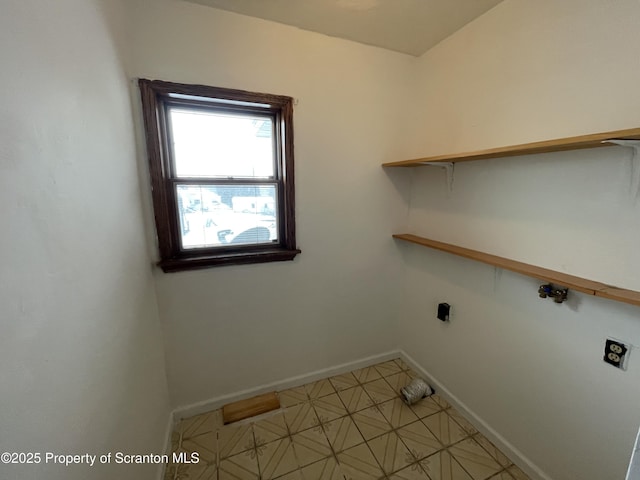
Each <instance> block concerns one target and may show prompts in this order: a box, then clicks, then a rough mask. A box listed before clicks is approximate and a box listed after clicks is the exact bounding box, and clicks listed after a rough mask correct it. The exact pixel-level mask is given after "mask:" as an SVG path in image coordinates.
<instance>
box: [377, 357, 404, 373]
mask: <svg viewBox="0 0 640 480" xmlns="http://www.w3.org/2000/svg"><path fill="white" fill-rule="evenodd" d="M374 368H375V369H376V370H377V371H378V373H379V374H380V375H382V376H383V377H388V376H389V375H393V374H394V373H400V372H401V371H402V369H401V368H400V366H399V365H398V364H397V363H396V362H394V361H393V360H389V361H388V362H384V363H379V364H378V365H374Z"/></svg>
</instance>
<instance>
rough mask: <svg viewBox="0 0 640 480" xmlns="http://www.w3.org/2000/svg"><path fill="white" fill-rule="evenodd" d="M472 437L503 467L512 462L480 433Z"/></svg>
mask: <svg viewBox="0 0 640 480" xmlns="http://www.w3.org/2000/svg"><path fill="white" fill-rule="evenodd" d="M473 438H474V440H475V441H476V442H478V443H479V444H480V445H482V448H484V449H485V450H486V451H487V452H489V455H491V457H492V458H493V459H494V460H496V461H497V462H498V463H499V464H500V465H502V466H503V467H509V466H511V465H512V464H513V462H512V461H511V460H509V459H508V458H507V456H506V455H505V454H504V453H502V452H501V451H500V450H498V448H497V447H496V446H495V445H494V444H493V443H491V442H490V441H489V439H488V438H487V437H485V436H484V435H482V434H481V433H479V434H477V435H475V436H474V437H473Z"/></svg>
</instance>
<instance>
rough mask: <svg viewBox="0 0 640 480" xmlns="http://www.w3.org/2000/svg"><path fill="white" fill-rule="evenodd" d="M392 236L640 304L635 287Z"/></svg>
mask: <svg viewBox="0 0 640 480" xmlns="http://www.w3.org/2000/svg"><path fill="white" fill-rule="evenodd" d="M393 238H397V239H398V240H403V241H405V242H410V243H415V244H418V245H422V246H423V247H429V248H434V249H436V250H441V251H443V252H448V253H453V254H454V255H458V256H460V257H464V258H469V259H471V260H476V261H478V262H482V263H486V264H489V265H493V266H495V267H499V268H503V269H505V270H510V271H512V272H516V273H521V274H522V275H527V276H529V277H533V278H537V279H540V280H544V281H545V282H549V283H554V284H556V285H561V286H564V287H567V288H570V289H572V290H576V291H578V292H582V293H586V294H587V295H595V296H596V297H603V298H608V299H611V300H616V301H618V302H623V303H629V304H631V305H638V306H640V292H636V291H635V290H625V289H623V288H617V287H612V286H611V285H606V284H604V283H600V282H594V281H593V280H587V279H586V278H581V277H576V276H573V275H568V274H566V273H562V272H556V271H555V270H549V269H547V268H542V267H536V266H535V265H529V264H528V263H522V262H517V261H515V260H511V259H508V258H504V257H498V256H497V255H491V254H489V253H484V252H479V251H477V250H471V249H469V248H464V247H459V246H457V245H452V244H450V243H444V242H438V241H437V240H431V239H430V238H425V237H420V236H418V235H413V234H410V233H401V234H395V235H393Z"/></svg>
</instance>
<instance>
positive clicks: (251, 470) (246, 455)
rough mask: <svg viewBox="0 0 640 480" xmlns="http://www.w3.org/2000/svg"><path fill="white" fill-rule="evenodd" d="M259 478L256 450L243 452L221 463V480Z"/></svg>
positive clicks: (219, 470) (256, 479)
mask: <svg viewBox="0 0 640 480" xmlns="http://www.w3.org/2000/svg"><path fill="white" fill-rule="evenodd" d="M259 478H260V473H259V470H258V459H257V455H256V451H255V450H249V451H246V452H242V453H239V454H238V455H233V456H231V457H229V458H225V459H224V460H221V461H220V467H219V469H218V479H219V480H258V479H259Z"/></svg>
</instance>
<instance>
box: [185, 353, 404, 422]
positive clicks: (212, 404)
mask: <svg viewBox="0 0 640 480" xmlns="http://www.w3.org/2000/svg"><path fill="white" fill-rule="evenodd" d="M399 357H400V351H399V350H393V351H390V352H386V353H381V354H379V355H372V356H370V357H366V358H362V359H359V360H355V361H352V362H347V363H342V364H340V365H335V366H333V367H329V368H323V369H321V370H316V371H314V372H311V373H307V374H304V375H297V376H295V377H289V378H285V379H283V380H279V381H277V382H273V383H268V384H265V385H260V386H258V387H255V388H250V389H247V390H242V391H239V392H235V393H230V394H226V395H220V396H218V397H215V398H211V399H209V400H204V401H202V402H197V403H193V404H191V405H185V406H181V407H178V408H176V409H175V410H174V411H173V415H172V418H173V420H174V422H177V421H178V420H180V419H182V418H188V417H192V416H194V415H199V414H201V413H205V412H209V411H211V410H216V409H218V408H221V407H222V406H223V405H226V404H227V403H231V402H237V401H239V400H244V399H246V398H251V397H254V396H256V395H261V394H263V393H267V392H273V391H276V392H278V391H281V390H286V389H288V388H293V387H299V386H300V385H304V384H307V383H311V382H315V381H317V380H321V379H323V378H327V377H333V376H335V375H340V374H342V373H347V372H350V371H351V370H356V369H358V368H364V367H369V366H371V365H375V364H376V363H380V362H385V361H387V360H391V359H393V358H399Z"/></svg>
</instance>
